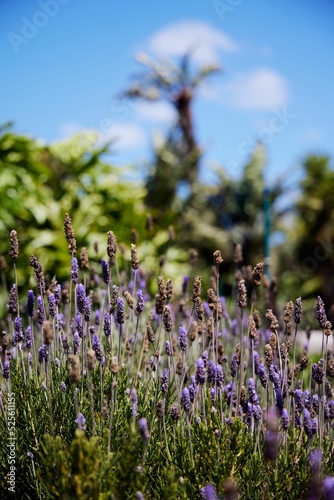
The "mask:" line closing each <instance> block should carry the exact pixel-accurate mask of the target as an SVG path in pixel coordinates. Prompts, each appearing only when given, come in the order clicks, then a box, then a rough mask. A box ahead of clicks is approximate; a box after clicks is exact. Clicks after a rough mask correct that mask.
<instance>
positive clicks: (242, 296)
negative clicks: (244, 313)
mask: <svg viewBox="0 0 334 500" xmlns="http://www.w3.org/2000/svg"><path fill="white" fill-rule="evenodd" d="M246 305H247V290H246V285H245V280H240V281H239V283H238V306H239V307H240V309H243V308H244V307H246Z"/></svg>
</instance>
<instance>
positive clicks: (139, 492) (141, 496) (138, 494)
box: [136, 491, 145, 500]
mask: <svg viewBox="0 0 334 500" xmlns="http://www.w3.org/2000/svg"><path fill="white" fill-rule="evenodd" d="M136 497H137V500H145V497H144V495H143V494H142V492H141V491H137V492H136Z"/></svg>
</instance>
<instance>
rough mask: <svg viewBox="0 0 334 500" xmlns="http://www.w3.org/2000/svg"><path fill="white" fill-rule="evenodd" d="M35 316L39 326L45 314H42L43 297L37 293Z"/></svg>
mask: <svg viewBox="0 0 334 500" xmlns="http://www.w3.org/2000/svg"><path fill="white" fill-rule="evenodd" d="M37 306H38V307H37V317H38V320H37V322H38V324H39V325H40V326H42V325H43V323H44V321H45V314H44V302H43V299H42V297H41V296H40V295H39V296H38V297H37Z"/></svg>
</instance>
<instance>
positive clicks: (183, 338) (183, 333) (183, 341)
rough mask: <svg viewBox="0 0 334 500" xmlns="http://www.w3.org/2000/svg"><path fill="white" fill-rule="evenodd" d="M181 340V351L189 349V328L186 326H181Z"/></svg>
mask: <svg viewBox="0 0 334 500" xmlns="http://www.w3.org/2000/svg"><path fill="white" fill-rule="evenodd" d="M179 342H180V349H181V351H182V352H185V351H186V350H187V330H186V329H185V328H184V326H180V328H179Z"/></svg>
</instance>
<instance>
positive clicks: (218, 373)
mask: <svg viewBox="0 0 334 500" xmlns="http://www.w3.org/2000/svg"><path fill="white" fill-rule="evenodd" d="M215 382H216V385H217V387H219V388H220V387H222V385H223V382H224V372H223V369H222V366H221V365H216V380H215Z"/></svg>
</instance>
